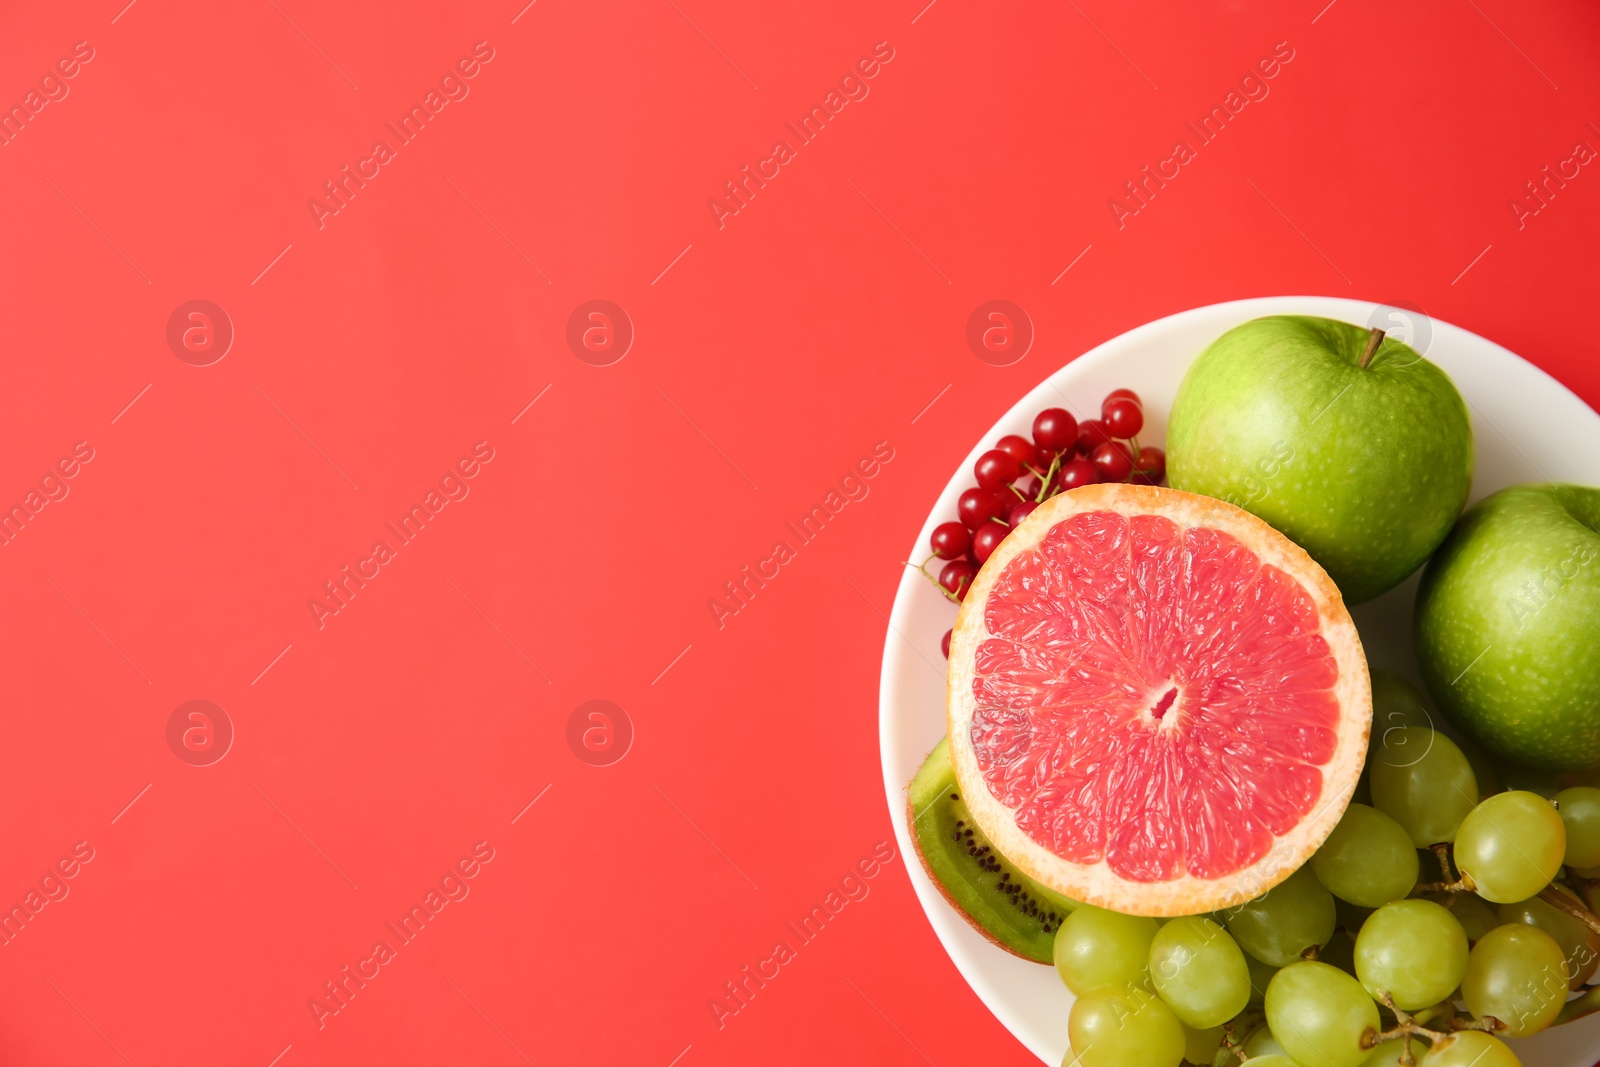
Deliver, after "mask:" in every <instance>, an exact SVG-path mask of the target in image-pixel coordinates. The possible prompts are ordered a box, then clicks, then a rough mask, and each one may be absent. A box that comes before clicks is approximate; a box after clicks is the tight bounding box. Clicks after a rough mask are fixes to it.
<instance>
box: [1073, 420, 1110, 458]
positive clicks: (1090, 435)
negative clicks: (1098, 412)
mask: <svg viewBox="0 0 1600 1067" xmlns="http://www.w3.org/2000/svg"><path fill="white" fill-rule="evenodd" d="M1111 439H1112V433H1111V430H1110V428H1109V427H1107V426H1106V424H1105V423H1103V422H1101V421H1100V420H1099V419H1084V420H1083V421H1082V422H1080V423H1078V451H1079V452H1080V453H1081V454H1083V455H1085V456H1087V455H1089V454H1090V453H1091V452H1093V451H1094V450H1095V449H1096V448H1099V447H1100V446H1101V445H1103V444H1105V443H1106V442H1107V441H1109V440H1111Z"/></svg>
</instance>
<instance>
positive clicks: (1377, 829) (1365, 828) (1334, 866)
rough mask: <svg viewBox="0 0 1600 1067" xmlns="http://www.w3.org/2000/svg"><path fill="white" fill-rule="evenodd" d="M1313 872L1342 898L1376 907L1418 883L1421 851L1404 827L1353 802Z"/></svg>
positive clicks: (1319, 853) (1318, 855)
mask: <svg viewBox="0 0 1600 1067" xmlns="http://www.w3.org/2000/svg"><path fill="white" fill-rule="evenodd" d="M1311 870H1312V871H1313V872H1315V873H1316V876H1317V881H1319V882H1321V883H1322V884H1323V885H1325V886H1327V887H1328V892H1330V893H1332V894H1333V895H1334V896H1336V897H1338V898H1339V899H1340V900H1346V901H1349V902H1350V903H1351V904H1359V905H1360V906H1361V907H1363V908H1376V907H1380V906H1382V905H1384V904H1387V903H1389V901H1391V900H1399V899H1400V898H1401V897H1403V896H1405V895H1406V894H1407V893H1409V892H1411V888H1412V887H1413V886H1415V885H1416V884H1417V873H1418V867H1417V850H1416V846H1415V845H1413V844H1412V843H1411V835H1410V834H1408V833H1407V832H1406V828H1405V827H1403V826H1401V825H1400V824H1399V823H1397V822H1395V821H1394V820H1393V819H1391V818H1390V817H1389V816H1387V815H1385V814H1384V813H1383V812H1381V811H1379V810H1378V809H1377V808H1369V807H1368V806H1367V805H1365V804H1351V805H1350V806H1349V807H1348V808H1346V809H1345V811H1344V816H1343V817H1342V818H1341V819H1340V820H1339V825H1338V826H1335V827H1334V828H1333V833H1331V834H1329V835H1328V839H1327V840H1326V841H1324V842H1323V843H1322V847H1321V848H1319V849H1317V852H1316V855H1314V856H1312V857H1311Z"/></svg>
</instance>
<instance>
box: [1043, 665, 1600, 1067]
mask: <svg viewBox="0 0 1600 1067" xmlns="http://www.w3.org/2000/svg"><path fill="white" fill-rule="evenodd" d="M1373 693H1374V705H1375V709H1376V714H1375V719H1376V721H1375V724H1374V728H1373V745H1372V751H1371V752H1370V753H1369V759H1368V764H1367V768H1366V770H1365V772H1364V773H1363V775H1362V781H1361V785H1360V786H1359V787H1358V789H1357V797H1358V800H1357V801H1356V802H1354V803H1352V804H1350V806H1349V808H1348V809H1347V810H1346V811H1345V813H1344V815H1343V817H1342V818H1341V819H1340V821H1339V824H1338V825H1337V826H1336V827H1335V828H1334V830H1333V832H1332V833H1331V834H1330V835H1329V837H1328V839H1327V840H1326V841H1325V842H1324V843H1323V845H1322V847H1321V848H1320V849H1319V850H1318V851H1317V853H1316V854H1315V855H1314V856H1313V857H1312V858H1311V860H1310V862H1308V863H1307V864H1306V865H1305V866H1304V867H1302V868H1300V869H1299V870H1297V871H1295V872H1293V873H1292V874H1291V875H1289V877H1288V878H1287V879H1284V880H1282V881H1281V882H1279V884H1277V885H1276V886H1274V887H1273V888H1271V889H1270V890H1269V891H1267V892H1266V893H1263V894H1262V895H1261V896H1259V897H1258V898H1256V899H1254V900H1252V901H1250V902H1248V903H1246V904H1243V905H1240V906H1238V907H1236V908H1230V909H1228V910H1227V911H1226V912H1221V913H1217V914H1214V915H1206V916H1192V917H1187V918H1176V919H1151V918H1140V917H1134V916H1127V915H1120V914H1117V913H1114V912H1110V911H1105V910H1102V909H1099V908H1093V907H1087V906H1085V907H1080V908H1079V909H1078V910H1076V911H1074V912H1073V913H1072V914H1071V915H1070V916H1069V917H1068V918H1067V920H1066V921H1065V922H1064V923H1063V924H1062V926H1061V929H1060V930H1059V931H1058V933H1057V934H1056V940H1055V962H1056V968H1057V970H1058V971H1059V972H1060V975H1061V977H1062V980H1063V981H1064V982H1065V983H1066V985H1067V986H1068V988H1069V989H1071V990H1072V991H1073V993H1074V994H1076V995H1077V998H1078V999H1077V1001H1076V1002H1075V1003H1074V1005H1073V1008H1072V1013H1071V1016H1070V1018H1069V1020H1068V1032H1069V1036H1070V1038H1071V1041H1072V1050H1071V1051H1069V1052H1068V1054H1067V1058H1066V1060H1065V1061H1064V1067H1127V1065H1131V1064H1138V1065H1140V1067H1179V1065H1180V1064H1193V1065H1199V1067H1236V1065H1239V1064H1246V1063H1247V1064H1248V1067H1396V1065H1403V1067H1411V1065H1412V1064H1421V1065H1422V1067H1518V1064H1519V1060H1518V1058H1517V1056H1516V1054H1515V1053H1514V1052H1513V1051H1512V1050H1511V1048H1510V1046H1508V1045H1507V1044H1506V1043H1505V1041H1504V1040H1503V1039H1504V1038H1517V1037H1525V1036H1528V1035H1529V1034H1534V1033H1537V1032H1539V1031H1540V1030H1543V1029H1545V1028H1546V1027H1549V1026H1551V1025H1553V1024H1555V1023H1557V1022H1565V1021H1568V1020H1570V1019H1572V1018H1576V1017H1578V1016H1580V1015H1583V1014H1588V1013H1589V1012H1594V1011H1600V986H1596V987H1594V988H1589V983H1590V981H1591V979H1593V978H1595V976H1596V972H1597V970H1600V918H1596V917H1595V914H1594V912H1593V910H1592V909H1594V907H1595V906H1596V904H1600V788H1596V785H1600V782H1596V785H1590V784H1582V785H1569V786H1568V787H1567V788H1565V789H1562V788H1561V784H1562V783H1561V782H1559V781H1557V780H1556V779H1555V778H1554V776H1542V775H1541V774H1540V773H1539V772H1531V771H1525V770H1523V769H1520V768H1507V767H1503V766H1494V765H1491V764H1489V763H1488V762H1487V761H1485V760H1483V759H1482V758H1481V757H1479V756H1478V755H1477V754H1476V753H1470V752H1467V751H1463V749H1462V747H1461V746H1460V745H1458V744H1456V743H1455V742H1454V741H1452V740H1451V739H1450V738H1449V737H1447V736H1446V735H1445V734H1443V733H1440V732H1437V731H1435V730H1434V729H1433V727H1432V726H1431V724H1430V721H1429V719H1428V717H1427V713H1426V711H1425V710H1424V709H1423V706H1422V702H1421V697H1420V694H1416V691H1415V689H1414V688H1412V687H1411V686H1410V685H1409V683H1406V682H1404V681H1403V680H1402V679H1399V678H1398V677H1396V676H1392V675H1391V676H1388V677H1385V676H1384V675H1383V672H1374V678H1373ZM1475 764H1476V765H1477V768H1478V769H1476V770H1475V769H1474V767H1475ZM1480 782H1482V783H1483V786H1484V787H1485V788H1483V789H1482V790H1480ZM1507 783H1509V784H1511V785H1513V786H1524V785H1525V786H1528V787H1529V788H1510V789H1508V788H1506V785H1507ZM1575 993H1576V994H1578V995H1577V997H1576V998H1575V999H1571V1000H1570V1003H1569V998H1572V997H1573V994H1575Z"/></svg>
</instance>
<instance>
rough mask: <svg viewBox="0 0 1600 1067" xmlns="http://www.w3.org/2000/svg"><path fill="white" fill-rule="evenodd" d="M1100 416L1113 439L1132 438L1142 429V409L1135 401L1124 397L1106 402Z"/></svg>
mask: <svg viewBox="0 0 1600 1067" xmlns="http://www.w3.org/2000/svg"><path fill="white" fill-rule="evenodd" d="M1100 415H1101V417H1102V418H1103V419H1104V420H1105V424H1106V426H1107V428H1109V429H1110V430H1111V436H1113V437H1122V438H1128V437H1133V436H1135V435H1136V434H1137V433H1138V432H1139V431H1140V430H1142V429H1144V409H1143V408H1141V407H1140V406H1139V402H1138V401H1137V400H1129V399H1128V398H1127V397H1125V396H1119V397H1117V399H1115V400H1108V401H1106V406H1105V407H1104V408H1103V409H1101V412H1100Z"/></svg>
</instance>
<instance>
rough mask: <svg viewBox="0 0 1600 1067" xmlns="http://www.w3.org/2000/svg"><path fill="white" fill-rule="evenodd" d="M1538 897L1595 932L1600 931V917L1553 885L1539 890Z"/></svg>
mask: <svg viewBox="0 0 1600 1067" xmlns="http://www.w3.org/2000/svg"><path fill="white" fill-rule="evenodd" d="M1539 899H1540V900H1542V901H1544V902H1545V903H1546V904H1549V905H1550V906H1551V907H1553V908H1556V909H1558V910H1560V911H1564V912H1566V913H1567V914H1568V915H1570V916H1572V917H1573V918H1574V919H1577V920H1578V921H1579V922H1581V923H1583V925H1585V926H1587V927H1588V928H1589V929H1591V930H1593V931H1595V932H1596V933H1600V918H1595V915H1594V912H1592V911H1590V910H1589V909H1588V908H1586V907H1584V906H1583V905H1582V904H1579V903H1578V902H1577V901H1576V900H1573V899H1572V898H1571V897H1569V896H1567V895H1566V894H1565V893H1563V892H1561V890H1559V889H1557V888H1556V887H1555V886H1552V885H1547V886H1545V887H1544V888H1543V889H1541V890H1539Z"/></svg>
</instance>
